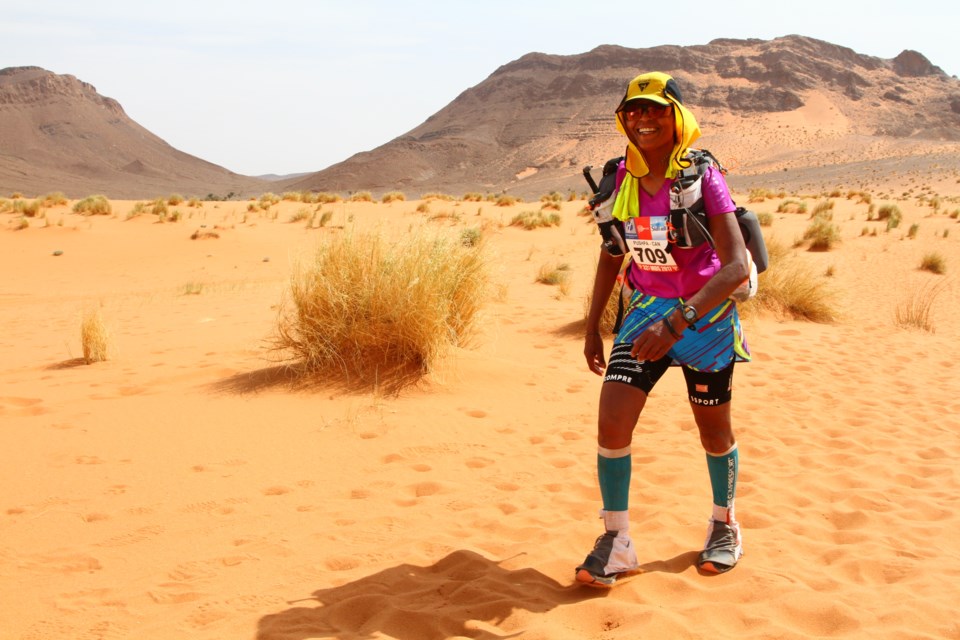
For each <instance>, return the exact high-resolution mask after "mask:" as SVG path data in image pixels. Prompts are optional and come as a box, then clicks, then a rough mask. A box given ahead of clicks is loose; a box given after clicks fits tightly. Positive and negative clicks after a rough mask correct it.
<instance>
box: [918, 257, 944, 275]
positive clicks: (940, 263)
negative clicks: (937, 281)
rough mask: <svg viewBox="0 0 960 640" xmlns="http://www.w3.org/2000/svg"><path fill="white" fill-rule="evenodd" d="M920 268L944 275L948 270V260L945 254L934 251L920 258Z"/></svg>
mask: <svg viewBox="0 0 960 640" xmlns="http://www.w3.org/2000/svg"><path fill="white" fill-rule="evenodd" d="M920 268H921V269H923V270H924V271H929V272H931V273H936V274H938V275H943V274H944V273H946V272H947V261H946V259H945V258H944V257H943V254H941V253H938V252H936V251H933V252H931V253H926V254H924V256H923V258H922V259H921V260H920Z"/></svg>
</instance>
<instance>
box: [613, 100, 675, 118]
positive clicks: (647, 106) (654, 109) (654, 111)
mask: <svg viewBox="0 0 960 640" xmlns="http://www.w3.org/2000/svg"><path fill="white" fill-rule="evenodd" d="M666 112H667V105H665V104H657V103H656V102H640V101H638V102H635V103H633V104H630V103H627V105H626V106H625V107H624V108H623V113H625V114H630V115H638V114H639V115H643V114H645V113H646V114H649V115H650V117H652V118H659V117H660V116H662V115H663V114H664V113H666Z"/></svg>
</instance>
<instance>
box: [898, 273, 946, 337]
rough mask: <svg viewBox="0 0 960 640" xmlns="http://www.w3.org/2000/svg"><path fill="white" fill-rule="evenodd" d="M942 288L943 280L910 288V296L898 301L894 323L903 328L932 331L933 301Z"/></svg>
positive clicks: (933, 328)
mask: <svg viewBox="0 0 960 640" xmlns="http://www.w3.org/2000/svg"><path fill="white" fill-rule="evenodd" d="M943 289H944V283H943V282H938V283H934V284H927V285H926V286H923V287H919V288H914V289H912V290H911V291H912V292H911V294H910V297H908V298H907V299H906V300H904V301H902V302H900V304H898V305H897V308H896V309H895V310H894V323H895V324H896V325H897V326H898V327H902V328H905V329H920V330H922V331H927V332H929V333H934V332H935V331H936V327H935V326H934V324H933V319H932V318H931V313H932V311H933V303H934V302H935V301H936V299H937V296H939V295H940V293H941V292H943Z"/></svg>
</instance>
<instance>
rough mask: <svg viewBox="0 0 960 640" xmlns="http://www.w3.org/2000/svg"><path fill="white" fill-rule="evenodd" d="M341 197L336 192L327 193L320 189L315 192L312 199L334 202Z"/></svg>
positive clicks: (321, 202) (321, 201) (325, 202)
mask: <svg viewBox="0 0 960 640" xmlns="http://www.w3.org/2000/svg"><path fill="white" fill-rule="evenodd" d="M342 199H343V198H341V197H340V196H339V195H337V194H336V193H327V192H326V191H321V192H319V193H317V195H316V197H315V198H314V201H315V202H318V203H320V204H332V203H334V202H340V201H341V200H342Z"/></svg>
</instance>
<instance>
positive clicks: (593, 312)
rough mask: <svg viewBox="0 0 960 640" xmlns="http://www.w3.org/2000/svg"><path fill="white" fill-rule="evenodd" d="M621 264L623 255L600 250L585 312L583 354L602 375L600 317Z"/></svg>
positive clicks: (605, 365) (604, 367)
mask: <svg viewBox="0 0 960 640" xmlns="http://www.w3.org/2000/svg"><path fill="white" fill-rule="evenodd" d="M622 265H623V256H612V255H610V254H609V253H607V252H606V251H604V250H602V249H601V250H600V258H599V259H598V261H597V275H596V277H595V278H594V280H593V293H592V294H591V296H590V310H589V311H588V312H587V324H586V329H585V335H584V340H583V355H584V357H585V358H586V360H587V366H588V367H589V368H590V370H591V371H593V372H594V373H595V374H597V375H598V376H599V375H603V371H604V369H606V367H607V361H606V358H605V357H604V354H603V338H601V336H600V319H601V318H602V317H603V311H604V309H606V307H607V301H608V300H609V299H610V294H611V293H612V292H613V287H614V285H615V284H616V282H617V274H619V273H620V268H621V266H622Z"/></svg>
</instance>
